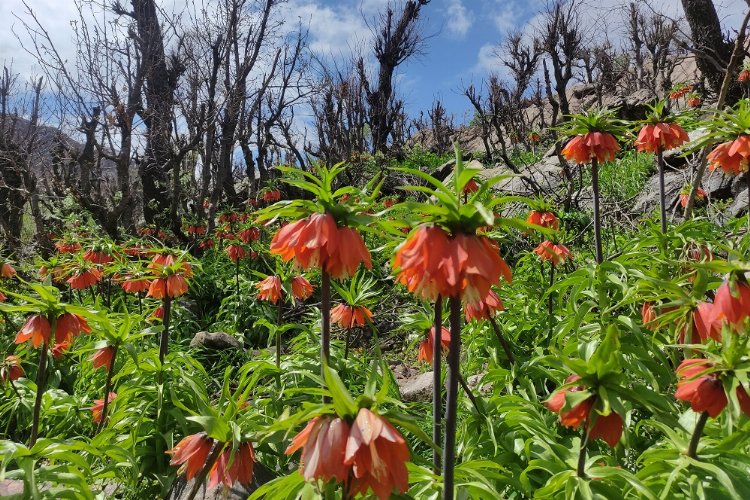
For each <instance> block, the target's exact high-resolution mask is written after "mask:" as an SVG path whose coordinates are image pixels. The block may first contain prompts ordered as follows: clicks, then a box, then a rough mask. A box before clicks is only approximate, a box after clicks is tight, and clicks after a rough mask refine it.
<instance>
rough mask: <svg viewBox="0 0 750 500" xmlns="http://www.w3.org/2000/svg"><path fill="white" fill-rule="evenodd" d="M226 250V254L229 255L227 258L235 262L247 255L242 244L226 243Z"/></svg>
mask: <svg viewBox="0 0 750 500" xmlns="http://www.w3.org/2000/svg"><path fill="white" fill-rule="evenodd" d="M226 252H227V255H228V256H229V260H231V261H232V262H235V263H236V262H239V261H240V260H242V259H244V258H245V257H247V250H245V248H244V247H243V246H242V245H237V244H231V245H227V248H226Z"/></svg>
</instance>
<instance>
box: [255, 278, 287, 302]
mask: <svg viewBox="0 0 750 500" xmlns="http://www.w3.org/2000/svg"><path fill="white" fill-rule="evenodd" d="M255 288H257V289H258V299H259V300H266V301H268V302H270V303H271V304H276V303H277V302H278V301H279V299H280V298H281V279H279V277H278V276H269V277H267V278H266V279H264V280H263V281H261V282H260V283H258V284H257V285H255Z"/></svg>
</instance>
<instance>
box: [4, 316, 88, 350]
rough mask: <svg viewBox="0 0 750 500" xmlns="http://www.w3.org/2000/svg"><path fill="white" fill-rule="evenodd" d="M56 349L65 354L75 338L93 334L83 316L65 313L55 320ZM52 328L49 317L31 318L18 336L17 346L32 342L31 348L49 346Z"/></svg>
mask: <svg viewBox="0 0 750 500" xmlns="http://www.w3.org/2000/svg"><path fill="white" fill-rule="evenodd" d="M54 323H55V332H54V333H55V338H54V340H55V348H56V349H57V350H58V351H59V352H65V351H66V350H67V348H68V347H69V346H70V343H71V342H72V341H73V338H74V337H76V336H78V335H80V334H81V333H91V327H90V326H89V324H88V322H87V321H86V319H85V318H83V317H82V316H79V315H78V314H72V313H64V314H61V315H60V316H58V317H57V318H56V319H55V322H54ZM51 333H52V326H51V322H50V320H49V319H48V318H47V316H44V315H42V314H35V315H33V316H30V317H29V318H28V319H27V320H26V322H25V323H24V324H23V326H22V327H21V330H20V331H19V332H18V334H17V335H16V340H15V343H16V344H22V343H24V342H26V341H28V340H31V346H32V347H34V348H38V347H39V346H41V345H42V344H44V345H48V344H49V341H50V335H51Z"/></svg>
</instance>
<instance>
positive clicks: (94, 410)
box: [90, 391, 117, 424]
mask: <svg viewBox="0 0 750 500" xmlns="http://www.w3.org/2000/svg"><path fill="white" fill-rule="evenodd" d="M116 397H117V393H116V392H111V391H110V393H109V394H108V395H107V404H110V403H111V402H112V401H114V399H115V398H116ZM90 409H91V419H92V420H93V421H94V423H95V424H98V423H100V422H101V421H102V411H104V400H103V399H97V400H95V401H94V405H93V406H92V407H91V408H90Z"/></svg>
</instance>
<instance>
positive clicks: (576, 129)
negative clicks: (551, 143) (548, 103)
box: [557, 108, 629, 139]
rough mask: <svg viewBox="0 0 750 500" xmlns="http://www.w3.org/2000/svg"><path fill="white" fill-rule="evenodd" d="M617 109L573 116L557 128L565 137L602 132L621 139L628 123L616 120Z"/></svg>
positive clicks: (585, 112)
mask: <svg viewBox="0 0 750 500" xmlns="http://www.w3.org/2000/svg"><path fill="white" fill-rule="evenodd" d="M617 109H618V108H601V109H600V108H594V109H590V110H586V111H584V112H582V113H578V114H574V115H566V117H567V118H568V120H567V121H566V122H564V123H562V124H561V125H560V126H559V127H557V129H558V131H560V133H561V134H563V135H566V136H572V135H583V134H588V133H589V132H604V133H608V134H612V135H613V136H615V138H618V139H619V138H621V137H622V136H623V135H625V134H627V133H628V129H629V127H628V123H627V122H625V121H623V120H620V119H618V118H617Z"/></svg>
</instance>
